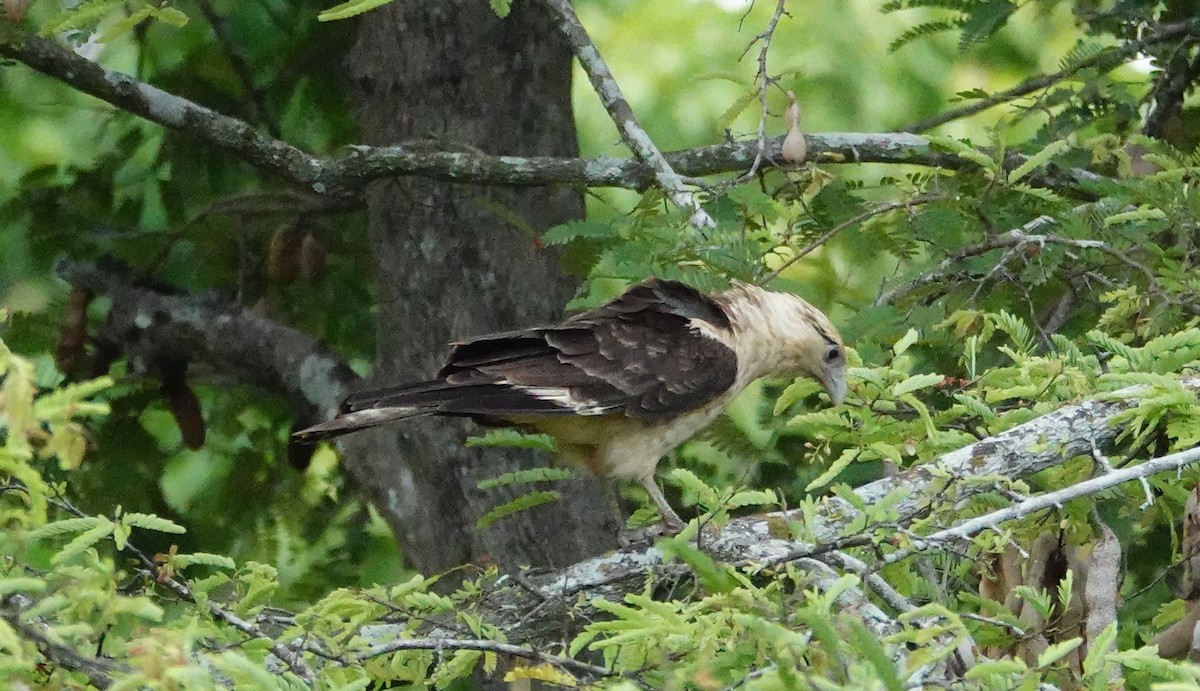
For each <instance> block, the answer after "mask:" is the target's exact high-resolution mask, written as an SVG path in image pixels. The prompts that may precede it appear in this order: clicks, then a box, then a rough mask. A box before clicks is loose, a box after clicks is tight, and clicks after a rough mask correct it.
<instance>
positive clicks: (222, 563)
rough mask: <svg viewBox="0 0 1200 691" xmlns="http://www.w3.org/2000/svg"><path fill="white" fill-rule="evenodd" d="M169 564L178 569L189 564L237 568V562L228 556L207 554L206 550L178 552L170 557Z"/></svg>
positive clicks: (184, 567)
mask: <svg viewBox="0 0 1200 691" xmlns="http://www.w3.org/2000/svg"><path fill="white" fill-rule="evenodd" d="M171 564H172V565H173V566H175V567H176V568H179V569H186V568H187V567H189V566H195V565H200V566H215V567H217V568H221V569H229V570H230V571H232V570H234V569H237V564H236V563H235V562H234V561H233V560H232V559H230V558H229V557H227V556H225V555H223V554H209V553H208V552H193V553H191V554H178V555H176V556H174V557H172V558H171Z"/></svg>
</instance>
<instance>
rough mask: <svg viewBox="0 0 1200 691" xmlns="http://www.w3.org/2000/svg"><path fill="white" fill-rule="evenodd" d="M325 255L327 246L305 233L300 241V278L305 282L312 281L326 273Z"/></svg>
mask: <svg viewBox="0 0 1200 691" xmlns="http://www.w3.org/2000/svg"><path fill="white" fill-rule="evenodd" d="M325 254H326V253H325V245H322V244H321V241H320V240H318V239H316V238H315V237H313V234H312V233H311V232H309V233H305V234H304V239H303V240H301V241H300V276H301V277H302V278H304V280H306V281H311V280H313V279H316V278H319V277H320V276H321V275H322V274H324V273H325Z"/></svg>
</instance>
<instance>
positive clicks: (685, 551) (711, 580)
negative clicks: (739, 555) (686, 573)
mask: <svg viewBox="0 0 1200 691" xmlns="http://www.w3.org/2000/svg"><path fill="white" fill-rule="evenodd" d="M658 546H659V549H661V550H662V551H663V553H664V554H668V555H671V556H675V557H678V558H679V559H680V560H682V561H683V562H684V563H685V564H687V565H688V566H689V567H691V569H692V571H693V572H694V573H695V574H696V577H697V578H698V579H700V584H701V585H703V586H704V589H705V590H707V591H708V592H710V593H728V592H729V591H731V590H733V589H734V588H737V587H738V586H739V585H741V584H740V582H739V581H738V579H737V578H735V577H734V575H733V574H732V573H730V571H729V568H730V567H728V566H727V565H725V564H721V563H718V562H717V561H715V560H714V559H713V558H712V557H710V556H708V555H707V554H705V553H704V552H702V551H700V550H698V549H696V548H695V547H694V546H693V545H692V544H691V543H690V542H688V541H687V540H684V539H681V538H677V537H676V538H669V539H665V540H660V541H659V543H658Z"/></svg>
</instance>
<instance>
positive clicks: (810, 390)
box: [775, 377, 823, 415]
mask: <svg viewBox="0 0 1200 691" xmlns="http://www.w3.org/2000/svg"><path fill="white" fill-rule="evenodd" d="M819 391H823V389H822V388H821V385H820V384H818V383H817V382H815V381H813V380H812V379H811V378H809V377H801V378H799V379H797V380H796V381H794V382H792V383H791V384H788V386H787V388H786V389H784V390H783V393H781V394H779V398H778V399H776V401H775V414H776V415H782V414H783V412H784V411H785V410H787V409H788V408H790V407H792V406H793V405H794V404H796V403H798V402H800V401H802V400H804V399H806V398H808V397H809V396H811V395H813V394H815V393H817V392H819Z"/></svg>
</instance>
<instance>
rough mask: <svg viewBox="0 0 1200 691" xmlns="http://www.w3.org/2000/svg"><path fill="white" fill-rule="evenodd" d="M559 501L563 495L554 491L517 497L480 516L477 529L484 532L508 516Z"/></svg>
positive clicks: (476, 523)
mask: <svg viewBox="0 0 1200 691" xmlns="http://www.w3.org/2000/svg"><path fill="white" fill-rule="evenodd" d="M559 499H562V495H561V494H559V493H558V492H553V491H550V492H530V493H528V494H522V495H521V496H519V497H517V498H516V499H513V500H512V501H509V502H505V503H503V504H501V505H500V506H497V507H495V508H494V509H492V510H491V511H488V512H487V513H485V514H484V515H482V516H480V517H479V520H478V521H476V522H475V527H476V528H479V529H480V530H482V529H484V528H487V527H488V526H490V525H492V524H493V523H495V522H496V521H498V520H500V519H501V518H505V517H506V516H511V515H513V514H515V513H518V512H520V511H524V510H526V509H532V508H533V507H535V506H541V505H542V504H549V503H550V502H552V501H558V500H559Z"/></svg>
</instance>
